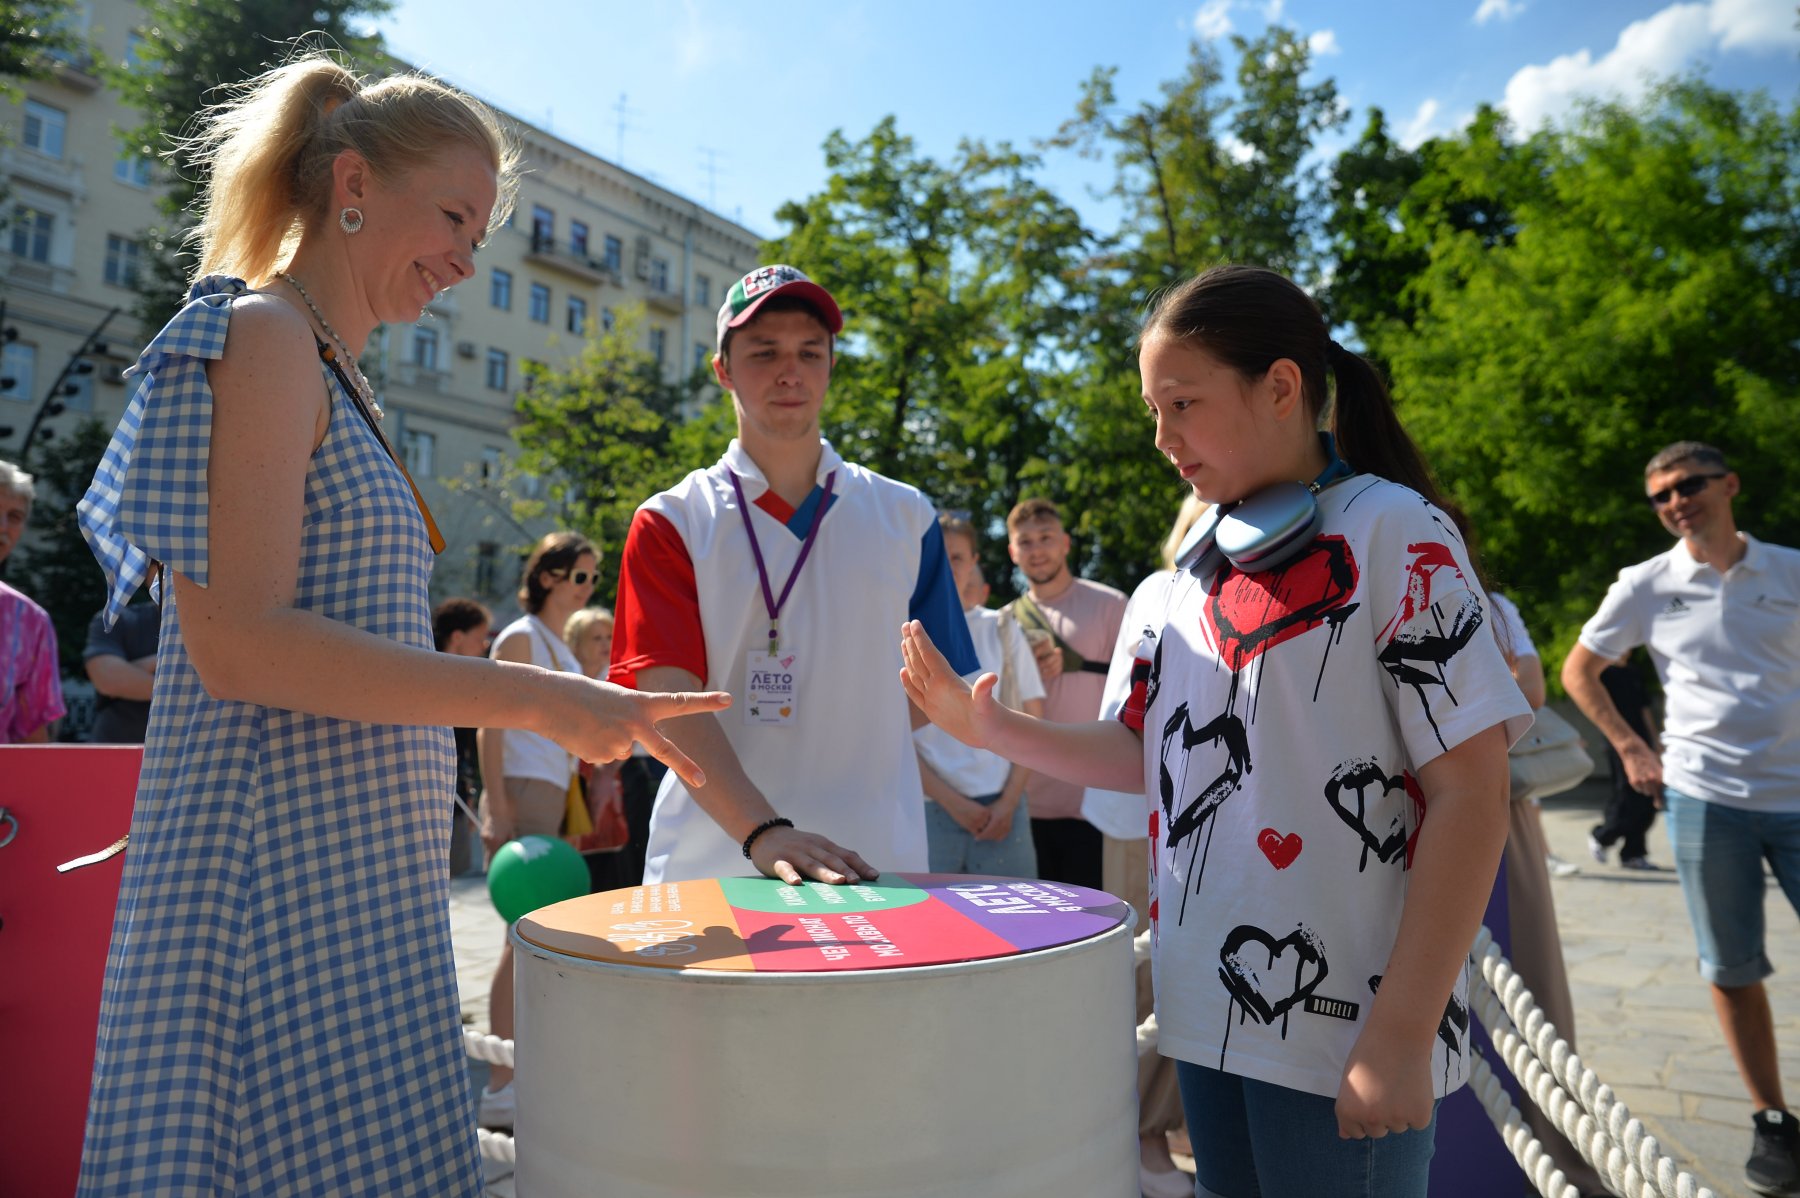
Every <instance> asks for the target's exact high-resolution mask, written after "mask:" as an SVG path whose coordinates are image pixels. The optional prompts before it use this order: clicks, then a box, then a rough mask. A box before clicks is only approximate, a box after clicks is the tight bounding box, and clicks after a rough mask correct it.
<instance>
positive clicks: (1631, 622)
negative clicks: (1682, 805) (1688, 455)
mask: <svg viewBox="0 0 1800 1198" xmlns="http://www.w3.org/2000/svg"><path fill="white" fill-rule="evenodd" d="M1739 536H1741V537H1742V538H1743V541H1744V545H1745V551H1744V556H1743V557H1742V558H1741V559H1740V560H1739V561H1738V563H1737V564H1736V565H1734V566H1732V567H1731V568H1730V569H1729V570H1727V571H1725V573H1723V574H1720V573H1719V572H1718V571H1717V570H1715V569H1713V568H1712V567H1711V566H1709V565H1706V564H1705V563H1703V562H1698V561H1695V560H1694V556H1693V554H1691V553H1689V552H1688V547H1687V542H1686V541H1677V542H1676V543H1675V545H1674V547H1673V548H1671V549H1670V550H1669V551H1668V552H1667V553H1662V554H1658V555H1657V556H1656V557H1653V558H1651V559H1650V560H1649V561H1647V562H1642V563H1639V564H1638V565H1635V566H1628V567H1626V568H1625V569H1623V570H1621V571H1619V578H1618V581H1617V582H1615V583H1613V584H1612V587H1611V588H1610V589H1609V590H1608V591H1607V592H1606V598H1605V599H1604V600H1602V601H1601V604H1600V610H1599V611H1597V612H1595V613H1594V616H1593V618H1592V619H1590V620H1589V621H1588V622H1587V624H1586V625H1584V626H1583V627H1582V630H1581V643H1582V644H1583V645H1584V646H1586V647H1587V648H1588V650H1589V651H1591V652H1593V653H1596V654H1598V655H1600V656H1601V657H1604V658H1607V659H1608V660H1617V659H1618V658H1621V657H1623V656H1625V655H1626V654H1627V653H1629V652H1631V650H1633V649H1635V648H1637V646H1639V645H1645V646H1647V647H1648V648H1649V650H1650V657H1651V660H1653V661H1654V662H1655V663H1656V672H1657V675H1658V676H1659V677H1660V678H1661V679H1662V684H1663V693H1664V695H1665V697H1666V700H1667V711H1666V712H1665V713H1664V727H1663V759H1662V764H1663V781H1664V782H1665V783H1666V784H1668V785H1669V786H1671V787H1673V788H1674V789H1676V790H1679V791H1681V792H1682V793H1683V794H1688V795H1692V796H1694V797H1695V798H1697V799H1704V800H1706V801H1708V802H1713V803H1721V804H1724V805H1725V806H1727V807H1743V808H1748V809H1752V810H1757V811H1781V812H1800V550H1794V549H1789V548H1786V547H1784V546H1781V545H1767V544H1764V543H1763V542H1761V541H1759V540H1757V539H1756V538H1755V537H1752V536H1749V535H1748V534H1744V533H1740V534H1739Z"/></svg>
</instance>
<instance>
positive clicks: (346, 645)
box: [173, 297, 730, 777]
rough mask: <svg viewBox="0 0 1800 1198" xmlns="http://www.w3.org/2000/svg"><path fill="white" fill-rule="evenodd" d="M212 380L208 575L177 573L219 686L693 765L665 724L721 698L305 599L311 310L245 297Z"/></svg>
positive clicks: (354, 713) (249, 698)
mask: <svg viewBox="0 0 1800 1198" xmlns="http://www.w3.org/2000/svg"><path fill="white" fill-rule="evenodd" d="M208 378H209V381H210V382H211V385H212V390H213V427H212V441H211V448H210V451H209V456H208V464H207V489H208V503H209V507H208V513H209V514H208V542H207V563H208V565H207V573H208V577H207V585H205V586H200V585H199V584H197V583H195V582H194V581H193V580H192V579H190V578H187V577H185V576H184V575H182V574H180V573H178V572H177V573H174V575H173V579H174V588H175V597H176V602H177V603H178V604H179V605H180V607H181V614H182V630H183V633H184V634H185V636H186V639H187V644H188V649H189V653H190V656H191V658H192V661H193V663H194V668H195V670H196V671H197V672H198V674H199V676H200V681H201V684H202V685H203V686H204V687H205V688H206V691H207V693H208V694H210V695H212V696H214V697H215V698H220V699H230V700H236V701H240V702H246V703H255V704H258V705H261V706H268V707H282V708H287V709H290V710H294V711H307V712H312V713H314V714H316V715H323V716H329V717H334V718H337V719H344V720H356V721H362V722H367V723H381V724H437V725H444V726H451V727H458V726H460V727H488V726H497V727H506V728H525V729H529V730H530V731H534V732H538V733H540V734H542V735H544V736H548V737H549V738H550V739H552V740H555V741H556V742H557V743H559V744H561V745H563V746H564V747H565V748H566V749H568V750H569V751H570V752H573V753H576V754H578V755H580V756H581V757H582V758H584V759H586V760H611V759H613V758H616V757H621V756H623V755H624V754H625V753H627V752H629V751H630V747H631V741H632V740H634V739H635V740H638V741H641V742H642V743H643V744H644V746H645V748H647V749H649V750H650V752H651V753H652V754H654V755H655V756H657V757H659V758H662V759H663V760H666V761H668V762H669V764H670V765H671V766H673V767H674V768H675V769H676V771H677V772H678V773H680V774H682V776H683V777H686V776H687V775H688V774H689V773H691V772H693V770H694V767H693V765H692V763H691V762H689V761H688V760H687V759H686V758H685V757H684V756H682V755H681V754H680V753H679V752H678V751H677V750H675V749H674V747H673V746H672V745H670V744H669V743H668V741H667V740H666V739H664V738H663V736H662V735H661V733H660V732H658V731H657V730H656V728H655V721H657V720H660V719H667V718H670V717H672V716H675V715H679V714H682V713H683V712H687V711H710V710H716V709H718V708H721V707H724V706H726V705H727V704H728V703H729V702H730V700H729V698H728V697H725V696H698V695H692V696H680V695H657V696H649V695H637V694H634V693H633V692H628V691H624V690H622V689H620V688H618V687H614V686H610V685H608V684H605V683H597V682H592V681H590V680H588V679H584V678H580V677H577V676H575V675H572V674H560V673H555V672H552V671H548V670H543V669H540V668H538V667H536V666H528V665H520V664H516V663H511V662H493V661H485V660H482V659H480V658H470V657H457V656H455V655H453V654H448V653H438V652H436V651H434V650H432V649H429V648H417V649H415V648H411V647H409V646H405V645H402V644H400V643H398V642H397V641H393V640H389V639H388V638H386V637H382V636H376V635H374V634H372V633H368V632H364V631H362V630H361V629H358V628H353V627H351V626H350V625H348V624H344V623H340V622H338V621H336V620H331V619H328V618H326V617H324V616H320V615H318V614H316V613H313V612H308V611H300V610H298V609H296V608H295V607H294V606H293V602H294V593H295V588H296V579H297V575H298V571H299V561H300V535H301V524H302V519H303V515H304V494H305V485H306V471H307V468H308V463H309V460H310V458H311V456H312V453H313V450H314V449H315V447H316V446H317V445H318V443H319V436H320V430H321V429H322V428H323V420H324V415H325V413H326V411H327V410H328V409H327V408H326V402H327V400H326V392H325V388H324V383H323V381H322V379H321V377H320V373H319V362H318V357H317V354H316V352H315V350H314V348H313V345H312V340H311V337H310V333H309V330H308V329H307V327H306V325H305V323H304V322H303V321H301V320H300V318H299V316H298V314H296V313H295V312H294V311H293V310H292V309H291V308H289V307H287V305H285V304H283V303H281V302H280V301H279V300H274V299H269V298H266V297H245V298H244V299H241V300H239V301H238V302H237V304H236V305H235V306H234V308H233V310H232V319H231V325H230V332H229V334H228V340H227V343H226V352H225V356H224V357H223V358H221V359H219V360H218V361H215V362H212V363H210V364H209V366H208Z"/></svg>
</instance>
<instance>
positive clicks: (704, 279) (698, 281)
mask: <svg viewBox="0 0 1800 1198" xmlns="http://www.w3.org/2000/svg"><path fill="white" fill-rule="evenodd" d="M694 302H695V303H696V304H699V305H700V306H701V307H702V308H710V307H712V279H711V278H710V277H708V276H706V275H695V276H694Z"/></svg>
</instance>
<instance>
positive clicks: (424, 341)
mask: <svg viewBox="0 0 1800 1198" xmlns="http://www.w3.org/2000/svg"><path fill="white" fill-rule="evenodd" d="M412 361H413V365H414V366H417V367H418V368H419V369H420V370H436V369H437V368H438V334H437V330H436V329H422V328H415V329H413V335H412Z"/></svg>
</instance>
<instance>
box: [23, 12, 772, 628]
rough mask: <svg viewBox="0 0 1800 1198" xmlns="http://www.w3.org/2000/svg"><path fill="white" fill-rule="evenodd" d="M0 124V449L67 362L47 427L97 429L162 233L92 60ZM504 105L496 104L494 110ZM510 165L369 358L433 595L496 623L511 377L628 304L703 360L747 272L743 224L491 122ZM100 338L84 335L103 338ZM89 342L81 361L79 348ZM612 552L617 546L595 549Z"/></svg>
mask: <svg viewBox="0 0 1800 1198" xmlns="http://www.w3.org/2000/svg"><path fill="white" fill-rule="evenodd" d="M138 15H139V9H138V6H137V5H136V4H135V3H132V2H131V0H91V2H90V3H89V4H87V5H86V6H85V9H84V11H83V13H82V18H83V20H84V21H85V22H86V26H87V27H86V30H85V32H86V33H87V35H88V37H89V38H90V39H91V41H92V43H93V44H94V47H95V53H96V54H97V55H103V56H106V57H107V58H110V59H112V60H114V61H119V62H125V63H129V62H130V60H131V55H132V52H133V48H134V46H135V44H136V39H137V33H136V32H135V28H134V26H135V24H136V22H137V19H138ZM23 87H24V91H25V93H26V98H25V101H24V103H23V104H22V105H20V106H19V107H18V110H17V111H16V112H9V113H6V114H4V115H0V129H3V130H4V135H5V144H4V145H3V146H0V188H3V189H4V190H5V192H6V200H5V203H6V205H7V207H8V209H9V210H10V216H9V220H8V221H7V223H6V225H5V227H4V229H3V230H0V302H3V303H4V304H5V305H6V309H5V322H6V324H7V325H8V326H11V327H12V328H14V329H15V330H16V331H17V335H16V338H15V339H14V340H12V341H10V342H9V343H7V344H6V345H5V347H4V351H3V352H4V361H3V363H0V377H5V378H8V379H11V380H12V385H11V386H10V387H7V388H5V389H4V390H0V429H4V428H6V427H9V426H10V427H11V429H12V430H13V431H12V432H11V433H10V434H0V457H5V458H8V459H15V460H16V459H17V457H18V456H19V452H20V448H21V439H22V437H23V436H24V435H25V433H26V430H27V428H28V426H29V425H30V423H31V422H32V420H33V418H34V417H35V416H37V414H38V413H39V411H40V409H41V408H42V407H43V405H44V401H45V398H46V395H47V394H48V392H49V391H50V390H51V389H52V387H53V386H55V385H56V384H57V381H58V376H59V375H61V374H62V372H63V371H64V369H65V367H66V366H67V365H68V364H69V363H70V362H71V361H78V362H85V363H87V364H88V365H89V366H90V367H91V369H87V368H82V369H81V371H80V372H79V373H73V374H70V375H69V376H68V377H66V378H64V379H63V380H62V382H61V385H60V386H59V387H57V389H58V390H59V391H61V392H66V394H60V395H59V396H58V397H57V403H59V404H60V405H61V408H62V410H61V411H60V412H59V413H58V414H55V415H51V416H49V417H47V418H46V419H44V421H43V427H46V428H48V429H49V430H51V433H52V434H53V435H54V434H56V433H57V432H59V431H60V430H66V429H67V428H69V427H71V426H72V424H73V422H74V421H76V420H78V419H80V418H82V417H84V416H88V415H92V416H95V417H98V418H99V419H101V420H102V421H105V422H106V423H108V424H111V423H113V422H115V421H116V420H117V419H118V418H119V415H120V414H121V413H122V412H123V410H124V406H125V403H126V401H127V400H128V399H129V394H128V390H127V387H126V385H125V383H124V382H123V381H122V380H121V379H120V372H121V371H122V370H123V369H124V368H125V367H127V366H129V365H130V364H131V362H132V361H134V360H135V358H136V354H137V350H138V348H139V347H140V346H142V345H143V343H144V341H145V340H146V339H147V336H148V334H150V333H152V332H154V330H153V329H145V328H142V327H140V326H139V324H138V322H137V321H136V319H135V318H134V315H133V307H134V303H135V300H136V295H135V293H134V292H133V290H132V283H133V280H134V278H135V274H136V271H137V268H138V261H139V255H140V253H141V250H140V248H139V241H138V238H139V234H140V232H141V231H142V230H144V229H146V228H149V227H151V226H153V225H155V224H156V223H158V216H157V213H156V208H155V198H156V190H155V189H156V186H157V182H156V173H155V170H154V168H153V167H152V165H151V164H150V163H147V162H145V161H144V160H142V159H139V158H135V157H133V156H131V155H129V154H126V153H125V152H124V150H123V148H122V146H121V145H120V143H119V140H118V138H117V137H116V135H115V133H114V130H115V128H119V127H128V126H131V125H134V124H135V123H136V117H135V113H133V112H131V111H129V110H127V109H125V108H124V106H123V105H122V104H120V102H119V100H118V97H117V96H116V95H114V94H113V93H112V92H111V91H110V90H108V89H107V88H106V87H105V86H104V85H103V84H102V82H101V80H100V78H99V76H98V74H97V73H96V69H95V66H94V64H93V63H91V62H88V61H85V60H81V59H75V60H71V61H68V62H65V63H63V64H60V66H59V69H58V71H57V72H56V74H55V76H54V77H52V78H50V79H45V80H31V81H26V82H25V83H24V84H23ZM503 115H505V114H503ZM506 119H507V120H508V122H509V124H510V125H511V127H512V130H513V133H514V136H515V137H516V138H517V139H518V141H519V144H520V148H521V150H522V152H523V157H524V163H525V173H524V175H523V177H522V181H521V186H520V192H519V200H518V205H517V207H516V209H515V211H514V213H513V216H512V219H511V221H510V222H509V223H508V224H507V225H506V226H505V227H503V228H500V229H497V230H495V231H494V233H493V235H492V236H491V237H490V239H489V241H488V244H487V245H485V246H484V247H483V249H482V251H481V254H480V255H479V256H478V258H477V260H476V275H475V277H474V278H472V279H469V280H467V281H465V282H464V283H462V284H461V285H459V286H458V287H456V288H455V289H454V290H452V291H449V292H446V293H445V294H443V295H441V296H439V297H438V298H437V300H436V301H434V302H433V303H432V304H431V305H430V307H429V308H428V309H427V310H426V312H425V313H424V315H423V316H422V317H421V318H420V320H419V321H418V322H417V323H415V324H410V325H388V326H383V327H382V328H381V329H378V330H377V331H376V333H375V335H374V336H373V337H372V338H371V339H370V342H369V344H368V346H367V348H366V349H365V351H364V354H363V361H364V365H365V367H366V368H367V370H368V373H369V375H370V376H371V378H372V379H373V380H374V381H375V383H376V385H377V387H378V388H379V390H380V392H381V398H382V402H383V406H384V407H385V409H386V411H387V413H388V415H387V418H386V422H385V427H386V431H387V433H388V436H389V438H390V439H391V440H392V441H393V443H394V446H395V449H396V451H397V452H399V453H401V454H402V455H403V457H404V458H405V460H406V462H407V465H408V467H409V469H411V470H412V472H413V474H414V477H415V478H416V479H417V480H418V481H419V484H420V489H421V491H422V492H423V493H424V494H425V496H426V498H427V500H428V501H429V502H430V504H431V506H432V509H433V511H434V513H435V514H436V515H437V517H438V522H439V524H440V526H441V527H442V529H443V531H444V534H445V536H446V539H447V540H448V542H449V548H448V549H447V550H446V551H445V553H444V554H443V556H442V557H441V558H440V559H439V561H438V567H437V570H436V573H435V575H434V578H433V584H432V590H433V594H434V598H442V597H445V596H448V595H470V596H473V597H476V598H479V599H481V600H482V601H483V602H486V603H488V604H490V605H491V606H494V607H495V608H496V609H497V610H500V611H504V610H506V609H508V608H509V607H510V606H511V605H512V596H513V592H514V591H515V589H516V587H517V583H518V565H519V560H520V558H519V553H520V551H521V549H522V548H523V547H525V546H526V545H528V544H529V542H531V541H532V540H533V539H535V538H536V537H537V536H539V535H541V534H542V533H543V532H545V531H548V530H549V529H550V527H551V524H550V522H548V521H546V520H524V521H521V520H520V519H518V518H517V517H516V516H515V513H514V511H513V503H512V501H513V499H514V498H515V497H516V496H519V495H523V497H525V498H532V497H534V496H535V492H536V490H537V488H538V487H539V485H540V484H539V482H538V480H535V479H531V478H529V477H523V476H520V475H518V474H517V473H516V472H515V471H514V470H512V469H511V466H510V463H511V462H512V460H513V458H514V456H515V453H516V447H515V444H514V442H513V439H512V428H513V421H514V416H513V412H514V401H515V397H516V396H517V394H518V393H519V392H520V390H522V389H523V387H524V385H525V375H526V369H525V368H526V365H527V364H528V363H533V362H536V363H542V364H544V365H547V366H551V367H553V368H554V367H555V366H557V365H559V364H561V363H563V362H565V361H567V360H568V359H569V358H570V357H572V356H573V355H574V354H575V353H576V352H577V351H578V350H579V349H580V347H581V344H582V342H583V339H584V338H585V337H587V336H590V335H593V334H595V333H597V332H599V331H602V330H604V329H606V328H608V327H610V325H611V322H612V319H613V315H614V313H615V312H617V311H618V310H619V309H621V308H623V307H624V306H626V305H628V304H641V305H642V306H643V308H644V312H645V320H644V323H643V327H642V336H643V337H644V338H645V349H646V350H647V351H648V352H650V353H651V354H652V356H654V357H655V358H656V359H657V360H658V361H659V362H660V364H661V367H662V370H663V372H664V375H665V377H667V378H668V379H670V380H671V381H675V380H680V379H683V378H686V377H687V376H688V374H689V373H690V372H691V371H692V370H693V369H695V367H696V366H699V365H702V364H703V363H704V361H705V359H706V357H707V356H708V355H709V354H710V353H711V349H712V337H713V318H714V313H715V312H716V310H717V307H718V304H719V303H720V301H721V299H722V298H723V294H724V291H725V289H727V288H729V287H730V286H731V284H732V283H733V282H734V281H736V279H737V278H738V277H739V276H741V275H742V274H743V273H745V272H746V271H747V270H749V269H750V268H751V267H752V266H754V265H755V264H756V260H757V253H758V246H759V240H758V238H757V236H756V235H755V234H754V233H752V232H751V231H750V230H748V229H746V228H744V227H743V226H741V225H739V224H737V223H735V222H733V221H730V220H727V219H725V218H724V217H721V216H719V215H718V214H716V213H713V212H711V211H709V210H707V209H706V208H704V207H702V206H701V205H699V204H697V203H695V202H693V201H692V200H689V199H687V198H685V197H683V196H681V195H679V194H678V193H676V192H674V191H671V190H669V189H667V188H664V187H662V186H660V185H658V184H656V183H654V182H652V181H650V180H648V179H645V178H643V177H641V176H639V175H636V174H633V173H631V172H629V171H626V170H624V169H622V168H620V167H619V166H617V165H616V164H614V163H611V162H608V161H606V160H604V159H602V158H600V157H599V156H598V155H595V154H592V153H590V152H588V151H587V150H584V149H582V148H581V147H579V146H577V145H574V144H572V143H570V142H567V141H565V140H563V139H561V138H559V137H557V136H555V135H553V134H551V133H549V132H547V131H545V130H542V129H539V128H536V127H534V126H532V125H531V124H529V123H528V122H524V121H520V120H517V119H516V118H512V117H510V116H507V118H506ZM97 330H98V331H97ZM84 351H86V352H84ZM609 548H610V549H611V550H612V551H614V552H616V551H617V549H618V547H617V546H611V547H609Z"/></svg>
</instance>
